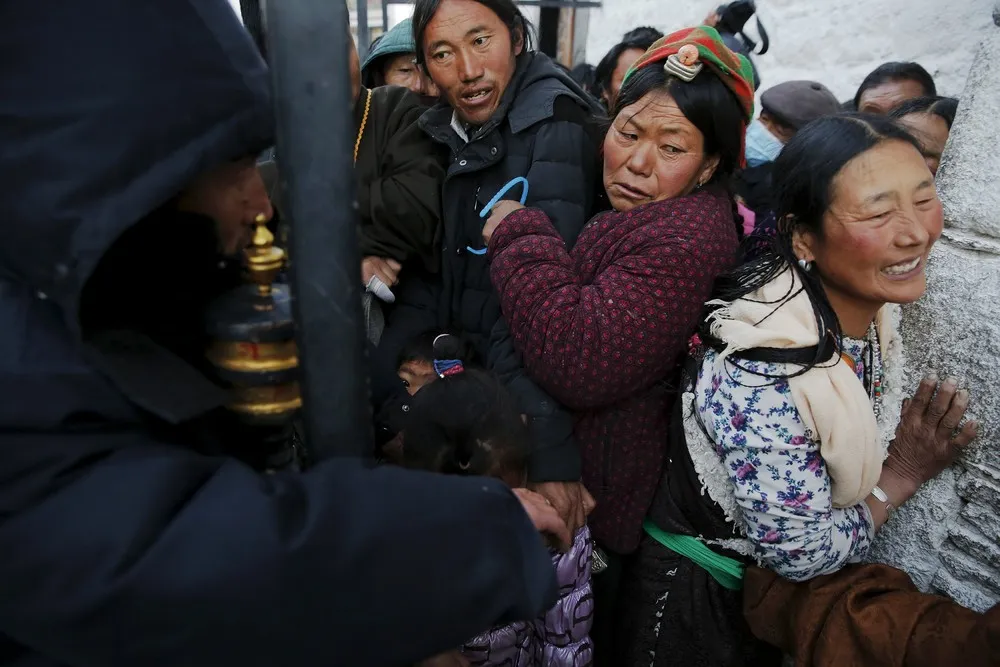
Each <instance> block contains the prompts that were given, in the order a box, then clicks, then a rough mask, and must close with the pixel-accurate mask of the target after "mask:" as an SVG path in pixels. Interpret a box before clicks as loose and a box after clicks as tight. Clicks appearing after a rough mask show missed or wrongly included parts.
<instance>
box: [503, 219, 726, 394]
mask: <svg viewBox="0 0 1000 667" xmlns="http://www.w3.org/2000/svg"><path fill="white" fill-rule="evenodd" d="M635 215H650V216H654V215H663V212H662V211H661V210H660V208H659V207H653V208H652V209H651V208H647V209H646V210H645V211H643V212H637V213H635ZM617 217H618V216H617V215H614V214H611V215H608V216H604V217H601V218H598V219H597V220H595V222H594V223H592V224H600V225H609V226H612V225H613V224H614V222H616V218H617ZM729 224H730V225H731V224H732V223H729ZM717 228H718V227H714V226H713V225H712V224H705V225H704V226H701V227H692V228H685V229H684V230H683V232H684V233H683V234H681V233H678V232H677V230H675V229H672V228H671V223H670V221H668V220H665V221H664V222H663V224H662V225H660V224H657V223H656V222H651V223H650V224H648V225H645V226H643V227H642V228H641V229H639V230H637V231H636V233H634V234H631V235H629V236H627V237H625V238H624V239H621V240H620V241H616V242H615V245H614V248H612V247H609V248H607V251H606V252H607V253H614V255H615V258H614V259H613V260H612V261H610V262H609V263H608V264H607V266H606V267H605V268H604V269H603V270H602V271H601V272H600V273H599V274H598V275H597V276H596V277H595V278H594V279H593V280H592V281H591V282H589V283H588V284H583V283H582V281H581V278H580V276H579V274H578V272H577V269H576V266H575V262H574V260H573V258H572V257H571V256H570V254H569V252H567V250H566V245H565V244H564V243H563V242H562V239H561V238H560V236H559V234H558V233H557V232H556V230H555V228H554V227H553V226H552V223H551V222H550V221H549V219H548V217H547V216H546V215H545V214H544V213H543V212H542V211H539V210H536V209H525V210H520V211H516V212H515V213H512V214H510V215H509V216H508V217H507V219H506V220H504V222H503V223H502V224H501V225H500V226H499V227H498V228H497V230H496V231H495V232H494V233H493V236H492V239H491V241H490V256H491V260H492V264H491V267H490V275H491V277H492V280H493V285H494V287H496V289H497V292H498V294H499V296H500V302H501V308H502V309H503V313H504V318H505V319H506V320H507V323H508V325H509V326H510V329H511V333H512V334H513V336H514V340H515V343H516V344H517V347H518V349H520V350H521V351H522V354H523V356H524V363H525V367H526V368H527V369H528V372H529V373H530V374H531V376H532V377H533V378H534V379H535V380H536V381H537V382H538V383H539V384H540V385H541V386H542V388H543V389H545V390H546V391H548V392H549V393H550V394H551V395H552V396H553V397H555V398H556V399H557V400H559V401H560V402H561V403H563V404H564V405H566V406H568V407H570V408H573V409H577V410H585V409H590V408H595V407H600V406H604V405H609V404H612V403H615V402H617V401H619V400H621V399H623V398H625V397H627V396H629V395H631V394H633V393H635V392H636V391H638V390H640V389H642V388H644V387H647V386H649V385H650V384H652V383H653V382H656V381H657V380H659V379H661V378H663V377H664V376H665V375H666V373H667V372H668V371H669V370H670V369H671V368H673V366H674V364H675V363H676V362H677V358H678V357H679V356H680V355H681V354H682V353H683V352H684V350H685V349H686V344H687V339H688V338H689V336H690V334H691V333H692V332H693V331H694V329H695V327H696V325H697V322H698V318H699V317H700V316H701V312H702V308H703V304H704V302H705V300H706V299H707V298H708V296H709V293H710V291H711V286H712V277H713V276H714V271H713V270H712V267H713V266H718V267H720V268H721V266H723V265H724V263H725V261H726V260H725V257H718V256H717V257H714V258H713V257H709V254H710V253H711V252H712V251H713V250H715V249H721V250H719V254H720V255H725V245H726V244H725V243H724V242H722V241H720V240H719V239H718V238H715V237H714V236H713V235H712V233H711V231H712V229H717ZM591 238H593V239H594V240H593V243H601V242H602V240H604V239H607V238H610V237H609V236H608V235H602V236H600V237H597V236H596V235H595V236H593V237H592V236H590V235H588V237H587V239H588V242H589V241H590V239H591ZM732 252H734V250H730V254H731V253H732Z"/></svg>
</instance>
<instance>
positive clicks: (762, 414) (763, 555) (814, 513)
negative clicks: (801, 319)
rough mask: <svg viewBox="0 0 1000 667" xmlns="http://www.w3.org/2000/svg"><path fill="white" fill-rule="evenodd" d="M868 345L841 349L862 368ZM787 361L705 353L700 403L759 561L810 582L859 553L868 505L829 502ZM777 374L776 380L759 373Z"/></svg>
mask: <svg viewBox="0 0 1000 667" xmlns="http://www.w3.org/2000/svg"><path fill="white" fill-rule="evenodd" d="M867 345H868V344H867V343H865V342H863V341H857V340H853V339H844V343H843V351H844V352H845V353H846V354H847V355H849V356H850V357H851V358H852V359H853V361H854V365H855V370H856V372H857V375H858V381H859V382H862V381H863V378H864V373H865V358H866V356H867ZM785 372H786V370H785V368H784V367H783V365H781V364H769V363H765V362H753V361H745V360H734V359H729V360H727V361H725V362H723V363H719V362H718V355H717V353H715V352H714V351H712V350H708V351H707V352H706V354H705V359H704V361H703V363H702V366H701V370H700V372H699V377H698V381H697V384H696V385H695V392H694V394H695V409H696V411H697V414H698V416H699V418H700V421H701V422H702V424H703V425H704V427H705V430H706V431H707V434H708V436H709V439H710V440H711V441H712V443H713V444H714V448H715V452H716V454H717V455H718V456H719V458H720V460H721V462H722V464H723V466H724V467H725V469H726V471H727V473H728V475H729V479H730V482H731V485H732V488H733V489H734V492H735V496H736V504H737V505H738V507H739V516H738V517H735V518H736V519H737V520H740V521H742V529H743V531H744V532H745V533H746V536H747V539H748V540H749V541H750V542H751V544H753V546H754V550H755V556H756V557H757V559H758V561H759V562H760V563H761V564H762V565H764V566H765V567H768V568H770V569H772V570H774V571H775V572H777V573H778V574H780V575H782V576H783V577H786V578H788V579H791V580H798V581H801V580H805V579H811V578H812V577H816V576H819V575H822V574H829V573H831V572H835V571H837V570H839V569H840V568H841V567H843V566H844V565H845V564H847V563H850V562H856V561H859V560H861V559H862V558H863V557H864V555H865V554H866V553H867V551H868V548H869V546H870V545H871V541H872V538H873V537H874V524H873V521H872V517H871V513H870V511H869V510H868V506H867V505H866V504H865V503H864V502H861V503H858V504H857V505H855V506H853V507H847V508H835V507H833V502H832V497H831V493H830V476H829V474H828V473H827V469H826V465H825V464H824V462H823V458H822V456H820V449H819V443H818V442H817V441H816V440H814V438H813V435H812V434H811V433H809V432H808V430H807V429H806V427H805V426H804V425H803V424H802V421H801V419H800V418H799V413H798V410H797V409H796V407H795V404H794V402H793V400H792V397H791V393H790V391H789V387H788V382H787V381H785V380H774V379H773V377H774V376H780V375H783V374H784V373H785ZM762 376H771V377H762Z"/></svg>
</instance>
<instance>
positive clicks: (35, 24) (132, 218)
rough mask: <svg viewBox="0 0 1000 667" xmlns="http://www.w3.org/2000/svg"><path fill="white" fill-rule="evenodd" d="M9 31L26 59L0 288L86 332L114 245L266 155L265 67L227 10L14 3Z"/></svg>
mask: <svg viewBox="0 0 1000 667" xmlns="http://www.w3.org/2000/svg"><path fill="white" fill-rule="evenodd" d="M53 17H58V20H55V19H54V18H53ZM0 25H2V26H4V28H3V29H0V59H2V60H3V62H8V63H17V67H4V68H0V87H2V89H3V90H4V91H5V92H4V95H3V98H2V100H0V144H2V145H3V147H4V150H3V151H2V152H0V200H2V201H4V202H5V208H6V211H5V212H6V220H5V224H4V239H3V242H2V243H0V280H3V281H7V282H12V283H16V284H21V285H27V286H28V287H30V288H31V289H32V290H34V291H36V292H37V293H38V294H39V296H42V295H44V296H45V297H47V298H49V299H52V300H55V302H56V303H58V305H59V307H60V309H61V310H62V312H63V315H64V317H65V318H66V320H67V323H68V324H69V326H70V327H73V328H74V329H76V328H78V325H79V323H78V316H79V312H78V311H79V306H80V303H79V302H80V296H81V292H82V290H83V287H84V285H85V284H86V283H87V281H88V279H89V278H90V277H91V275H92V274H93V273H94V270H95V267H97V265H98V263H99V262H100V260H101V258H102V256H104V255H105V253H106V252H107V251H108V249H109V248H110V247H111V245H112V244H113V243H114V242H115V240H116V239H118V238H119V237H120V236H122V234H123V233H125V232H126V231H127V230H129V228H130V227H132V226H134V225H136V223H137V222H139V221H140V220H142V219H144V218H145V217H146V216H148V215H149V214H150V213H151V212H153V211H154V210H156V209H158V208H159V207H161V206H162V205H163V204H164V203H166V202H168V201H169V200H170V199H172V198H173V197H174V196H175V195H177V194H178V193H179V192H180V191H181V190H182V189H183V188H184V187H185V186H186V185H187V184H188V183H190V182H191V181H192V180H193V179H194V177H196V176H197V175H198V174H200V173H202V172H205V171H207V170H209V169H211V168H213V167H215V166H218V165H220V164H222V163H224V162H227V161H230V160H234V159H238V158H242V157H246V156H248V155H254V154H256V153H259V152H260V151H261V150H263V149H264V148H266V147H267V146H268V145H270V143H271V142H272V133H273V121H272V111H271V102H270V92H269V87H268V76H267V69H266V67H265V65H264V63H263V61H262V60H261V58H260V56H259V54H258V53H257V50H256V48H255V47H254V45H253V42H252V41H251V39H250V37H249V35H248V34H247V32H246V31H245V30H244V28H243V26H242V25H241V23H240V21H239V19H238V18H237V17H236V15H235V13H234V11H233V9H232V7H231V6H230V4H229V3H228V2H227V1H226V0H143V2H134V1H132V0H92V1H90V2H77V1H76V0H49V1H48V2H44V3H38V2H5V3H3V4H2V5H0Z"/></svg>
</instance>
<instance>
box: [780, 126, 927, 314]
mask: <svg viewBox="0 0 1000 667" xmlns="http://www.w3.org/2000/svg"><path fill="white" fill-rule="evenodd" d="M942 225H943V222H942V213H941V202H940V200H939V199H938V197H937V192H936V190H935V189H934V178H933V177H932V176H931V173H930V170H929V169H928V168H927V165H926V164H925V163H924V159H923V157H922V156H921V155H920V152H919V151H918V150H917V149H916V148H914V147H913V146H912V145H910V144H908V143H906V142H903V141H895V140H893V141H886V142H883V143H881V144H879V145H878V146H876V147H875V148H872V149H871V150H868V151H866V152H864V153H862V154H861V155H859V156H857V157H855V158H854V159H853V160H851V161H850V162H848V163H847V164H846V165H845V166H844V168H843V169H841V171H840V173H839V174H837V177H836V178H835V179H834V181H833V185H832V199H831V204H830V208H829V210H828V211H827V213H826V214H825V215H824V217H823V235H822V238H818V237H817V236H815V235H813V234H810V233H809V232H804V233H799V232H796V234H795V238H794V247H795V254H796V255H797V256H798V257H799V258H801V259H805V260H807V261H813V262H815V267H816V268H815V270H816V271H818V273H819V276H820V279H821V280H822V282H823V286H824V288H825V289H826V291H827V294H828V296H829V297H830V301H831V303H832V304H833V306H834V308H835V309H836V310H838V313H839V312H840V308H838V304H841V305H843V304H849V305H850V306H851V307H857V308H867V309H869V310H870V309H872V308H874V309H877V308H878V307H880V306H881V304H884V303H910V302H913V301H916V300H917V299H919V298H920V296H921V295H922V294H923V293H924V289H925V288H926V276H925V274H924V267H925V265H926V263H927V256H928V255H929V254H930V251H931V247H932V246H933V245H934V242H935V241H937V240H938V238H939V237H940V236H941V228H942Z"/></svg>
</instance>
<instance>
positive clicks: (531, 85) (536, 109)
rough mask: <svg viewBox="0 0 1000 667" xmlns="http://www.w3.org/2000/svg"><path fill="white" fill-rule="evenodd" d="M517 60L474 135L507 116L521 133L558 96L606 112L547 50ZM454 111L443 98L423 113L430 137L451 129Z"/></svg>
mask: <svg viewBox="0 0 1000 667" xmlns="http://www.w3.org/2000/svg"><path fill="white" fill-rule="evenodd" d="M516 62H517V66H516V69H515V70H514V76H512V77H511V79H510V83H509V84H507V89H506V90H505V91H504V94H503V97H502V98H501V99H500V105H499V106H498V107H497V110H496V112H494V114H493V116H492V117H491V118H490V120H489V121H488V122H487V123H486V124H485V125H483V126H482V127H481V128H479V129H478V130H477V131H476V132H475V134H474V135H473V136H478V135H484V134H486V133H487V132H489V131H490V130H492V129H493V128H495V127H497V126H498V125H500V124H501V123H502V122H503V121H504V120H505V119H506V120H508V121H509V123H510V129H511V131H512V132H514V133H515V134H516V133H518V132H521V131H523V130H525V129H527V128H529V127H531V126H532V125H534V124H536V123H538V122H541V121H543V120H546V119H548V118H551V117H552V116H553V114H554V111H555V103H556V99H557V98H558V97H560V96H566V97H569V98H571V99H572V100H573V101H574V102H576V103H577V104H579V105H580V107H581V108H583V109H585V110H587V111H588V112H590V113H591V114H593V115H595V116H598V117H601V116H604V115H605V111H604V107H602V106H601V105H600V104H599V103H598V102H597V101H596V100H595V99H594V98H593V97H592V96H591V95H590V94H589V93H587V92H586V91H585V90H584V89H583V88H581V87H580V84H578V83H577V82H576V81H574V80H573V78H572V77H571V76H570V75H569V74H568V73H567V72H566V71H565V70H563V69H562V68H561V67H559V66H558V65H556V64H555V63H554V62H553V61H552V59H551V58H549V57H548V56H547V55H545V54H544V53H536V52H530V51H529V52H527V53H522V54H521V55H520V56H518V57H517V59H516ZM442 100H443V98H442ZM452 113H453V110H452V108H451V106H450V105H449V104H448V103H447V102H445V101H442V102H440V103H439V104H437V105H436V106H434V107H433V108H431V109H428V110H427V112H426V113H424V115H423V116H422V117H421V118H420V125H421V127H423V128H424V131H426V132H427V133H428V134H430V135H431V136H440V135H441V134H442V133H443V132H445V131H450V130H449V127H450V125H451V118H452Z"/></svg>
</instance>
